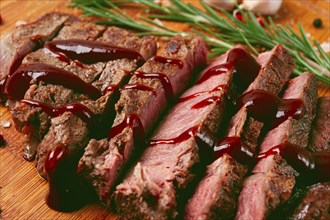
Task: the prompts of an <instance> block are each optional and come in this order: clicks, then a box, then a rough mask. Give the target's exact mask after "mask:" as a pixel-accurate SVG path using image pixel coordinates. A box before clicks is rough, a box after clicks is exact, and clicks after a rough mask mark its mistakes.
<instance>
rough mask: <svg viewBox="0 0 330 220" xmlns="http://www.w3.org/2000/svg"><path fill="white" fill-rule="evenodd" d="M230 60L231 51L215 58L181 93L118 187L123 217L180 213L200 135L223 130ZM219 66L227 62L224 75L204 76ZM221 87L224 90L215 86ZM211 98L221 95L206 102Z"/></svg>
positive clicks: (167, 216) (197, 160)
mask: <svg viewBox="0 0 330 220" xmlns="http://www.w3.org/2000/svg"><path fill="white" fill-rule="evenodd" d="M226 60H227V54H225V55H223V56H221V57H219V58H218V59H217V60H216V61H214V62H213V63H212V64H211V65H210V66H209V67H208V68H206V69H205V70H204V71H203V72H202V73H201V75H200V78H199V81H198V82H197V84H196V85H194V86H193V87H191V88H190V89H188V90H187V91H186V92H185V93H184V94H183V95H182V96H181V98H180V99H179V102H178V103H177V104H176V105H175V106H174V107H173V108H172V109H171V110H170V112H169V113H168V115H167V116H166V117H165V118H164V119H163V120H162V122H161V124H160V126H159V127H158V128H157V130H156V132H155V133H154V135H153V136H152V140H151V141H150V144H149V147H148V148H147V149H146V150H145V151H144V153H143V155H142V157H141V159H140V160H139V162H138V163H137V165H136V166H135V167H134V168H133V169H132V170H131V172H130V173H129V174H128V175H127V177H126V178H125V179H124V181H123V183H121V184H120V185H118V186H117V188H116V191H115V193H114V197H115V202H116V207H117V209H118V212H119V215H120V218H123V219H129V218H135V219H172V218H175V217H176V216H177V211H176V208H177V199H180V198H179V196H178V193H179V192H178V191H179V190H184V189H186V188H187V186H188V185H189V183H191V181H192V180H193V179H194V178H195V176H196V175H197V173H196V172H197V170H198V169H199V168H198V167H199V164H200V163H201V162H202V161H201V158H200V156H199V150H201V151H203V149H199V148H201V146H198V144H197V141H196V138H197V136H205V133H204V130H206V131H208V132H209V133H211V134H213V135H214V134H217V133H218V132H219V130H220V128H221V121H222V120H223V116H224V111H225V108H226V106H227V105H228V96H229V94H231V92H230V91H232V81H233V73H234V66H233V65H228V63H225V62H226ZM226 64H227V66H226ZM219 65H223V66H222V67H221V68H223V73H222V74H218V75H213V76H212V77H210V78H208V79H207V80H203V79H205V76H207V75H208V73H209V71H211V70H212V69H213V68H214V67H218V66H219ZM219 68H220V67H219ZM219 86H223V88H222V89H220V90H211V89H212V88H217V87H219ZM205 91H206V92H205ZM208 91H209V92H208ZM195 94H198V95H197V96H196V95H195ZM188 97H193V98H188ZM210 97H217V99H216V100H215V101H213V102H210V103H207V104H205V100H210ZM180 100H181V101H180ZM204 104H205V106H204Z"/></svg>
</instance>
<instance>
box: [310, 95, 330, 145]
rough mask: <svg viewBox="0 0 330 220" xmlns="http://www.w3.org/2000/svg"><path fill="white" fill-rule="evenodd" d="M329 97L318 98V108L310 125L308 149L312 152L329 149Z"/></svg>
mask: <svg viewBox="0 0 330 220" xmlns="http://www.w3.org/2000/svg"><path fill="white" fill-rule="evenodd" d="M329 134H330V97H329V96H328V97H320V98H319V99H318V110H317V112H316V117H315V120H314V122H313V125H312V131H311V134H310V142H309V146H308V149H309V150H310V151H312V152H317V151H323V150H330V135H329Z"/></svg>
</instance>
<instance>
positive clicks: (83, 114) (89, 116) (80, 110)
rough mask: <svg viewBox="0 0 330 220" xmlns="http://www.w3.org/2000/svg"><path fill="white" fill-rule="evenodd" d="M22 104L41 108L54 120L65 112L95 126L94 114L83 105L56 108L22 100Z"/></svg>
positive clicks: (38, 102)
mask: <svg viewBox="0 0 330 220" xmlns="http://www.w3.org/2000/svg"><path fill="white" fill-rule="evenodd" d="M21 102H22V103H25V104H27V105H29V106H33V107H36V108H41V109H42V110H43V111H44V112H45V113H47V114H48V115H49V116H50V117H52V118H54V117H58V116H60V115H62V114H63V113H64V112H71V113H72V114H74V115H76V116H78V117H79V118H81V119H82V120H83V121H85V122H86V123H87V124H88V125H89V126H91V125H92V124H93V123H92V122H93V120H94V113H93V112H92V111H91V110H90V109H89V108H87V107H86V106H84V105H83V104H81V103H70V104H66V105H63V106H60V107H58V108H55V107H52V106H50V105H47V104H46V103H43V102H40V101H35V100H29V99H22V100H21Z"/></svg>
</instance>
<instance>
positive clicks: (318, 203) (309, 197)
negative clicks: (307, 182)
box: [289, 182, 330, 220]
mask: <svg viewBox="0 0 330 220" xmlns="http://www.w3.org/2000/svg"><path fill="white" fill-rule="evenodd" d="M329 218H330V182H323V183H318V184H314V185H312V186H310V187H309V189H308V191H307V193H306V195H305V196H304V197H303V199H302V201H301V203H300V204H299V205H298V207H297V208H296V209H295V210H294V212H293V215H292V216H290V218H289V219H297V220H298V219H320V220H326V219H329Z"/></svg>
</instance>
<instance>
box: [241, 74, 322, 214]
mask: <svg viewBox="0 0 330 220" xmlns="http://www.w3.org/2000/svg"><path fill="white" fill-rule="evenodd" d="M283 98H284V99H300V100H301V101H302V103H303V105H304V109H305V111H304V114H303V116H302V117H301V118H298V119H296V118H293V117H289V118H288V119H287V120H285V121H284V122H283V123H281V124H280V125H279V126H277V127H275V128H274V129H272V130H270V131H269V132H268V133H267V134H266V136H265V138H264V139H263V141H262V143H261V145H260V151H261V152H267V151H268V150H270V149H271V148H272V147H274V146H278V145H280V144H283V143H291V144H295V145H298V146H301V147H303V148H305V147H306V146H307V144H308V133H309V130H310V127H311V123H312V120H313V118H314V116H315V109H316V100H317V89H316V81H315V77H314V75H313V74H311V73H303V74H302V75H300V76H299V77H296V78H294V79H292V80H290V82H289V85H288V88H287V89H286V90H285V92H284V94H283ZM295 175H297V173H296V171H295V170H294V169H293V168H292V167H291V166H290V165H288V164H287V163H286V161H285V160H284V159H283V158H282V157H281V156H280V155H269V156H268V157H266V158H263V159H261V160H259V161H258V163H257V165H256V166H255V167H254V169H253V171H252V175H251V176H249V177H248V178H247V179H246V180H245V181H244V183H243V188H242V190H241V192H240V195H239V200H238V212H237V214H236V219H265V218H266V217H267V216H268V215H269V213H271V212H272V211H273V210H274V209H275V208H276V207H278V206H279V205H280V204H283V203H284V202H285V201H286V200H288V198H289V197H290V195H291V192H292V189H293V187H294V185H295Z"/></svg>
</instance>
